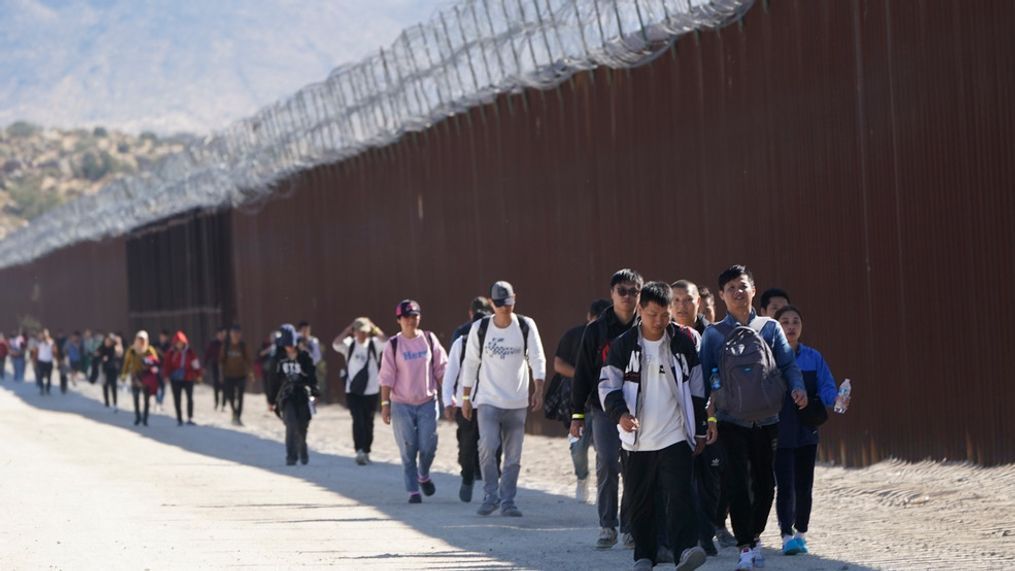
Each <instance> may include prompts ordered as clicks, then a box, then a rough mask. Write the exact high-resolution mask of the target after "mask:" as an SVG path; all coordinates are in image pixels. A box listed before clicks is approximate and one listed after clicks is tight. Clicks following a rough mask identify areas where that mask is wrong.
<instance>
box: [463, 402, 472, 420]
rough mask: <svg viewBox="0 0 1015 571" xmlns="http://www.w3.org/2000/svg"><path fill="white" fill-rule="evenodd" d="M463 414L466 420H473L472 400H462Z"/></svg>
mask: <svg viewBox="0 0 1015 571" xmlns="http://www.w3.org/2000/svg"><path fill="white" fill-rule="evenodd" d="M462 416H463V417H465V420H469V421H471V420H472V401H471V400H467V401H462Z"/></svg>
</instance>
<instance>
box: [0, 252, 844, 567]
mask: <svg viewBox="0 0 1015 571" xmlns="http://www.w3.org/2000/svg"><path fill="white" fill-rule="evenodd" d="M717 285H718V287H719V290H718V291H719V298H720V299H721V300H722V301H723V302H724V304H725V306H726V310H727V315H726V317H725V318H724V319H723V320H721V321H718V322H716V321H715V314H714V302H713V303H709V302H708V300H709V299H710V298H711V296H710V294H709V293H708V292H707V290H706V289H705V288H700V289H699V288H698V286H697V285H696V284H694V283H692V282H690V281H688V280H679V281H677V282H674V283H672V284H668V283H665V282H661V281H652V282H648V283H646V282H645V281H644V279H643V278H642V277H641V275H640V274H638V272H636V271H634V270H631V269H622V270H619V271H617V272H616V273H614V274H613V275H612V276H611V278H610V281H609V294H610V298H609V299H608V300H607V299H602V300H596V301H595V302H594V303H593V304H592V305H591V306H590V308H589V311H588V315H587V316H586V320H585V323H583V324H581V325H579V326H576V327H574V328H572V329H570V330H569V331H567V332H566V333H565V334H564V336H563V337H562V338H561V340H560V343H559V344H558V347H557V351H556V353H555V355H554V360H553V363H552V365H553V372H554V373H555V374H554V377H553V379H552V380H551V382H550V383H549V386H548V387H545V389H544V379H545V378H546V368H547V358H546V355H545V354H544V352H543V346H542V341H541V338H540V334H539V329H538V326H537V324H536V322H535V320H533V319H532V318H530V317H527V316H524V315H520V314H518V313H517V312H516V311H515V309H516V305H517V299H518V295H517V294H516V292H515V290H514V287H513V286H512V285H511V284H510V283H508V282H506V281H498V282H497V283H495V284H494V285H493V286H492V288H491V291H490V295H489V298H487V297H477V298H475V299H474V300H473V301H472V303H471V304H470V306H469V308H468V315H469V319H468V321H467V322H466V323H463V324H462V325H461V326H460V327H459V328H458V329H456V330H455V332H454V334H453V335H452V337H451V344H450V350H449V351H445V349H444V347H443V346H442V344H441V342H440V340H439V339H438V337H437V335H436V334H434V333H433V332H431V331H428V330H426V329H423V328H422V327H421V320H422V308H421V307H420V305H419V303H417V302H416V301H414V300H411V299H406V300H403V301H401V302H400V303H398V305H397V306H396V307H395V320H396V323H397V325H398V329H399V330H398V332H397V333H396V334H394V335H392V336H391V337H387V336H386V335H385V334H384V332H383V331H382V330H381V329H380V328H379V327H378V326H377V325H375V324H374V323H373V322H372V321H371V320H370V319H369V318H366V317H361V318H357V319H356V320H354V321H353V322H352V323H350V324H349V325H348V326H347V327H346V328H345V329H344V330H343V331H342V332H341V333H340V334H339V335H338V336H336V337H335V339H334V340H333V341H332V349H333V350H334V351H336V352H337V353H339V354H340V355H341V356H342V357H343V359H344V361H345V366H344V367H343V369H342V371H341V374H342V375H343V376H344V380H345V392H346V401H347V405H348V407H349V409H350V413H351V416H352V436H353V442H354V446H355V450H356V458H355V460H356V463H357V464H359V465H367V464H369V463H370V451H371V446H372V443H373V435H374V419H375V416H376V414H377V412H378V409H379V411H380V415H381V419H382V421H383V422H384V423H385V424H390V425H391V426H392V429H393V434H394V437H395V441H396V443H397V445H398V448H399V451H400V456H401V462H402V469H403V476H404V488H405V492H406V493H407V495H408V501H409V503H411V504H419V503H422V502H423V497H424V496H432V495H434V494H435V493H436V485H435V483H434V481H433V479H432V478H431V474H430V469H431V466H432V463H433V461H434V458H435V455H436V450H437V444H438V438H437V425H438V422H439V419H440V415H441V409H442V408H443V411H444V415H445V416H446V418H447V419H448V420H449V421H453V422H455V423H456V425H457V431H456V439H457V441H458V442H457V444H458V460H459V464H460V466H461V484H460V487H459V490H458V496H459V499H460V500H461V501H463V502H471V501H472V500H473V496H474V486H475V482H476V481H482V483H483V485H482V494H481V502H480V505H479V507H478V510H477V513H478V514H479V515H481V516H489V515H491V514H493V513H494V512H497V511H499V512H500V514H501V515H502V516H506V517H521V516H522V511H521V509H520V508H519V506H518V505H517V503H516V496H517V487H518V478H519V473H520V466H521V456H522V449H523V445H524V437H525V423H526V418H527V415H528V414H529V412H536V411H540V410H542V411H543V413H544V414H545V415H546V416H547V418H550V419H556V420H560V421H563V422H564V423H565V424H566V426H567V427H568V430H569V433H570V438H569V448H570V456H571V459H572V461H573V466H574V470H575V475H576V478H577V483H576V489H575V496H576V498H577V499H578V500H579V501H583V502H584V501H585V500H586V499H587V498H588V486H589V484H588V481H589V462H588V450H589V448H593V449H594V450H595V451H596V465H595V472H596V493H595V497H596V505H597V512H598V519H599V525H600V531H599V534H598V536H597V538H596V540H595V543H594V547H595V548H598V549H610V548H613V547H614V546H615V545H617V544H618V542H621V543H622V544H623V545H624V547H628V548H632V549H633V550H634V560H635V568H636V569H650V568H652V567H653V566H654V565H655V564H657V563H662V562H674V563H676V565H677V568H678V569H694V568H696V567H698V566H700V565H702V564H703V563H704V562H705V560H706V557H707V556H709V555H716V554H717V552H718V549H717V547H716V541H718V543H719V545H720V546H721V547H728V546H733V545H735V546H736V547H737V548H738V550H739V559H738V563H737V567H736V568H737V569H753V568H760V567H764V564H765V561H764V552H763V550H762V540H761V536H762V534H763V532H764V531H765V526H766V523H767V519H768V515H769V512H770V510H771V507H772V503H773V500H775V496H776V493H775V492H776V489H778V499H777V500H776V502H777V515H778V520H779V525H780V533H781V536H782V542H783V553H785V554H787V555H794V554H798V553H806V552H807V551H808V546H807V540H806V533H807V530H808V525H809V516H810V509H811V491H812V488H813V476H814V464H815V461H816V450H817V442H818V429H817V427H818V426H820V425H821V424H822V423H823V422H825V421H826V420H827V418H828V413H827V410H826V408H827V407H829V406H832V405H833V404H836V403H837V401H838V404H837V406H838V407H840V408H841V409H842V410H844V409H845V407H846V406H847V405H848V394H842V393H840V391H839V390H838V389H836V384H835V381H834V378H833V377H832V375H831V372H830V370H829V368H828V366H827V364H826V363H825V362H824V359H823V358H822V357H821V355H820V353H818V352H817V351H816V350H814V349H813V348H810V347H807V346H805V345H803V344H802V343H800V337H801V334H802V330H803V326H802V323H803V316H802V312H801V310H800V309H798V308H796V307H795V306H793V305H790V300H789V294H788V293H786V292H785V291H783V290H777V289H773V290H768V291H766V292H765V293H764V294H762V296H761V298H760V311H756V310H755V309H754V297H755V284H754V278H753V275H752V274H751V272H750V271H749V270H748V269H747V268H746V267H744V266H732V267H730V268H728V269H727V270H725V271H723V272H722V273H721V274H720V276H719V278H718V284H717ZM48 339H49V338H48V333H45V332H44V334H43V335H41V336H40V340H39V343H38V344H37V345H36V349H35V352H34V355H35V360H36V362H42V363H46V362H47V359H49V360H52V359H58V358H59V357H56V356H52V357H51V355H50V350H49V344H50V343H51V341H49V340H48ZM24 345H25V344H24V342H14V343H12V342H10V341H5V342H4V343H3V345H0V348H4V349H5V350H4V349H0V350H3V351H4V352H3V356H5V357H6V356H7V355H8V354H9V355H11V356H12V358H17V357H18V356H20V355H23V354H24V353H25V351H26V348H25V347H24ZM120 345H121V344H120V341H119V339H118V338H117V337H116V336H115V335H109V336H106V337H105V338H104V339H103V342H102V344H101V345H100V346H98V347H96V348H95V350H94V351H92V352H89V351H88V349H87V348H86V347H84V346H82V348H81V351H80V352H79V353H78V355H81V356H84V355H86V354H88V355H91V356H92V361H93V362H94V363H95V364H96V365H95V366H96V367H97V368H98V369H99V370H101V371H102V373H103V374H104V375H105V380H106V383H105V387H104V389H105V388H106V387H109V389H110V390H109V393H110V394H111V397H112V402H113V406H114V407H115V406H116V390H115V382H116V377H117V376H119V377H121V378H127V379H129V380H130V385H131V389H132V395H133V398H134V409H135V424H142V425H147V417H148V408H149V400H150V398H151V397H152V396H156V397H157V398H160V397H159V395H161V394H163V393H164V390H165V389H164V387H165V383H166V381H168V383H169V385H170V387H171V388H172V392H173V396H174V402H175V406H176V416H177V421H178V424H180V425H182V424H183V423H184V421H183V415H182V411H181V401H182V396H186V397H187V423H188V424H193V386H194V383H195V382H196V381H197V380H199V379H200V378H201V377H202V374H203V372H204V368H203V367H202V363H201V360H200V359H199V358H198V356H197V354H196V352H195V351H194V350H193V349H192V348H190V347H189V343H188V340H187V337H186V335H184V333H183V332H177V333H176V335H175V336H173V338H172V340H171V341H170V340H169V338H168V334H167V333H165V332H164V333H163V334H162V335H161V336H160V341H159V344H158V345H157V346H154V347H153V346H151V345H150V344H149V342H148V336H147V333H145V332H144V331H140V332H138V334H137V335H136V337H135V340H134V343H133V344H132V345H131V346H130V347H129V348H128V349H127V350H123V349H122V347H121V346H120ZM42 346H45V347H46V348H43V349H42V350H41V351H40V350H39V347H42ZM53 346H54V347H56V346H59V347H61V349H56V350H55V351H61V350H62V351H64V353H65V354H66V353H71V351H68V350H66V349H63V347H64V346H63V345H59V344H55V343H54V344H53ZM40 354H41V355H42V357H43V358H42V359H40V358H39V355H40ZM66 358H67V359H68V362H70V358H69V356H68V357H66ZM75 362H78V364H77V366H78V367H81V366H82V364H81V363H80V362H79V360H78V361H75ZM204 362H205V363H207V364H208V369H209V372H210V376H211V377H212V379H213V388H214V389H215V407H216V409H218V408H219V407H220V406H221V407H222V408H223V409H224V407H225V404H226V403H227V402H229V403H231V404H232V408H233V411H234V422H235V423H236V424H241V422H240V414H241V412H242V406H243V393H244V386H245V384H246V382H247V381H248V380H249V379H250V378H252V376H253V373H254V371H255V369H261V370H262V371H263V374H264V379H265V395H266V398H267V401H268V405H269V407H270V409H271V410H273V411H274V412H275V413H276V414H277V415H278V416H279V418H280V419H281V420H282V421H283V422H284V423H285V426H286V438H285V449H286V455H285V459H286V463H287V464H288V465H295V464H297V462H299V463H302V464H307V463H308V462H309V451H308V448H307V444H306V438H307V431H308V429H309V425H310V422H311V419H312V418H313V415H314V414H315V412H316V400H317V399H318V398H319V397H320V394H321V393H320V389H319V386H318V380H319V379H321V378H326V377H325V375H326V370H325V368H324V364H323V363H324V360H323V356H322V355H321V348H320V342H319V340H318V339H317V338H316V337H313V335H312V334H311V330H310V325H309V323H306V322H302V323H300V324H299V327H294V326H292V325H290V324H285V325H283V326H281V327H280V328H279V330H278V331H276V332H274V333H273V334H272V336H270V337H269V338H268V339H267V340H266V341H265V342H264V344H262V346H261V348H260V349H259V351H258V352H257V353H256V354H255V355H251V353H250V352H249V351H248V350H247V347H246V344H245V342H244V341H243V339H242V332H241V331H240V330H239V327H235V326H234V327H233V328H232V329H231V330H229V331H228V332H227V331H226V330H225V329H224V328H223V329H221V330H220V331H218V332H217V335H216V339H215V341H213V342H212V344H210V345H209V347H208V348H207V349H206V351H205V353H204ZM44 367H45V365H44ZM84 367H85V369H87V362H86V363H85V364H84ZM85 369H81V371H83V370H85ZM15 371H16V372H17V366H16V367H15ZM42 373H43V374H42V375H41V377H43V378H45V376H46V375H45V373H46V371H45V370H43V371H42ZM40 382H42V381H40ZM45 386H47V385H45V384H42V385H40V387H43V388H40V390H42V391H43V392H45V388H44V387H45ZM104 394H106V391H105V390H104ZM110 394H106V396H105V398H106V401H107V402H106V404H107V406H108V404H109V398H110ZM544 395H545V403H544ZM621 482H623V488H622V489H623V494H621ZM727 519H729V520H730V522H731V524H732V533H730V531H729V530H728V528H727V526H726V521H727Z"/></svg>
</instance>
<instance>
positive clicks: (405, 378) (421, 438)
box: [380, 299, 448, 504]
mask: <svg viewBox="0 0 1015 571" xmlns="http://www.w3.org/2000/svg"><path fill="white" fill-rule="evenodd" d="M420 313H421V311H420V307H419V304H418V303H416V302H415V301H412V300H411V299H406V300H403V301H402V302H401V303H399V304H398V306H397V307H396V308H395V317H396V318H397V319H398V325H399V327H401V329H402V330H401V332H399V333H398V335H395V336H394V337H392V338H391V339H388V342H387V344H386V345H385V347H384V351H383V352H382V353H381V355H382V357H381V370H380V384H381V420H383V421H384V424H390V425H392V428H393V429H394V433H395V440H396V442H397V443H398V449H399V451H400V452H401V456H402V467H403V469H404V471H405V490H406V491H407V492H409V503H411V504H418V503H421V502H422V501H423V498H422V496H420V493H419V492H420V488H422V490H423V493H424V494H426V495H428V496H432V495H434V493H435V492H436V491H437V488H436V487H435V486H434V483H433V481H432V480H431V479H430V465H431V464H433V461H434V457H435V456H436V455H437V416H438V414H439V412H438V410H437V395H438V392H439V388H438V387H439V386H440V380H441V379H443V378H444V369H445V367H446V366H447V363H448V355H447V353H446V352H445V351H444V347H442V346H441V344H440V342H439V341H438V340H437V336H436V335H434V334H433V333H432V332H430V331H422V330H420V328H419V320H420ZM417 460H418V462H417Z"/></svg>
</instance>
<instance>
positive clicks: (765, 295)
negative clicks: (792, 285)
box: [759, 287, 793, 311]
mask: <svg viewBox="0 0 1015 571" xmlns="http://www.w3.org/2000/svg"><path fill="white" fill-rule="evenodd" d="M773 297H784V298H786V303H787V304H790V303H793V301H792V300H791V299H790V298H789V294H788V293H786V290H784V289H779V288H777V287H770V288H768V289H766V290H765V291H764V292H762V293H761V301H760V302H759V303H760V304H761V305H760V307H762V308H763V309H765V311H768V302H770V301H772V298H773Z"/></svg>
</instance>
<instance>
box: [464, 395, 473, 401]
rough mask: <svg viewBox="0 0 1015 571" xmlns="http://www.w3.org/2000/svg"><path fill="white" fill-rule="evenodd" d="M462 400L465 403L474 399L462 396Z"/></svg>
mask: <svg viewBox="0 0 1015 571" xmlns="http://www.w3.org/2000/svg"><path fill="white" fill-rule="evenodd" d="M462 400H463V401H467V400H472V397H470V396H469V395H462Z"/></svg>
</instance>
